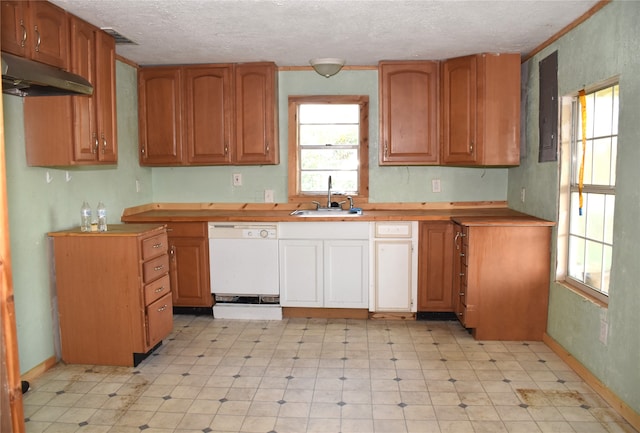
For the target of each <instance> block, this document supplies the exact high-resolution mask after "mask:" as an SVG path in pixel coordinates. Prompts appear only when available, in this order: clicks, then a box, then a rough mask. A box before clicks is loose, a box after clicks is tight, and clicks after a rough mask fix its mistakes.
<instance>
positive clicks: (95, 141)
mask: <svg viewBox="0 0 640 433" xmlns="http://www.w3.org/2000/svg"><path fill="white" fill-rule="evenodd" d="M91 135H92V136H93V146H92V148H91V153H93V154H95V153H96V152H97V151H98V146H99V144H98V134H96V133H95V132H94V133H93V134H91Z"/></svg>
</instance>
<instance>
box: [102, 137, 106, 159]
mask: <svg viewBox="0 0 640 433" xmlns="http://www.w3.org/2000/svg"><path fill="white" fill-rule="evenodd" d="M106 152H107V139H106V138H105V136H104V132H103V133H102V154H103V155H104V154H105V153H106Z"/></svg>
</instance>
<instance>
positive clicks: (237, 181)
mask: <svg viewBox="0 0 640 433" xmlns="http://www.w3.org/2000/svg"><path fill="white" fill-rule="evenodd" d="M233 186H242V175H241V174H240V173H233Z"/></svg>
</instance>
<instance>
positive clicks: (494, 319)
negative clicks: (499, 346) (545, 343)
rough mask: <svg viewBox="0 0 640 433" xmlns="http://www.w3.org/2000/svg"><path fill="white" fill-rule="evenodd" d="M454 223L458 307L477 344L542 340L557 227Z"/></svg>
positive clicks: (533, 222)
mask: <svg viewBox="0 0 640 433" xmlns="http://www.w3.org/2000/svg"><path fill="white" fill-rule="evenodd" d="M454 223H455V227H454V232H455V234H454V248H455V251H454V279H453V290H454V296H455V305H454V307H455V312H456V315H457V316H458V319H459V320H460V322H461V323H462V325H463V326H464V327H465V328H469V329H471V331H472V334H473V336H474V337H475V338H476V339H478V340H521V341H522V340H529V341H540V340H542V336H543V334H544V332H545V330H546V327H547V307H548V302H549V278H550V242H551V226H552V225H553V223H550V222H548V221H543V220H539V219H533V218H521V219H517V218H494V219H491V218H481V217H465V218H454Z"/></svg>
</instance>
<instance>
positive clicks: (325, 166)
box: [288, 96, 369, 205]
mask: <svg viewBox="0 0 640 433" xmlns="http://www.w3.org/2000/svg"><path fill="white" fill-rule="evenodd" d="M368 118H369V98H368V97H367V96H291V97H289V185H288V186H289V201H293V202H295V201H309V200H317V199H318V196H321V195H322V196H323V195H326V194H327V189H328V184H329V176H331V183H332V188H331V192H332V194H335V195H338V196H339V195H345V196H347V195H350V196H353V197H354V198H356V197H358V198H360V199H365V200H367V199H368V191H369V183H368V182H369V181H368V176H369V170H368V160H369V151H368V150H369V122H368ZM322 204H323V205H325V203H324V202H322Z"/></svg>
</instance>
